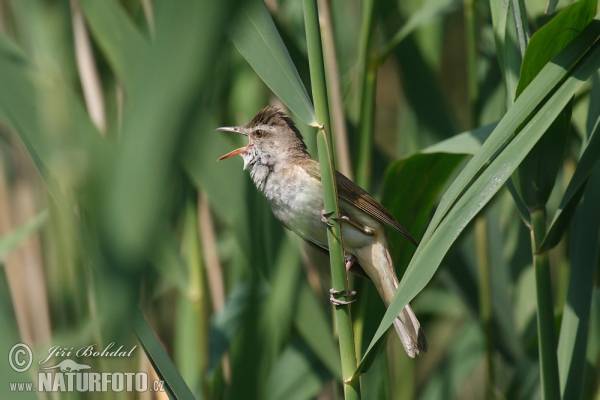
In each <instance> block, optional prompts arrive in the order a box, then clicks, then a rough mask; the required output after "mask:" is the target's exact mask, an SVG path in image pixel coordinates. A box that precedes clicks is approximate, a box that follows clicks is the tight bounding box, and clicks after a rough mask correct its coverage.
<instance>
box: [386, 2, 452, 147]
mask: <svg viewBox="0 0 600 400" xmlns="http://www.w3.org/2000/svg"><path fill="white" fill-rule="evenodd" d="M397 8H398V6H397V3H395V2H381V3H380V4H379V5H378V9H379V11H380V18H382V20H383V21H384V22H385V24H384V28H385V32H386V35H388V36H392V35H394V34H395V33H396V32H397V31H398V29H400V27H399V26H398V21H401V20H402V19H403V17H402V16H401V15H399V14H398V9H397ZM393 49H394V57H395V59H396V61H397V62H398V65H399V67H400V70H401V73H400V76H401V78H402V92H403V94H404V96H405V97H406V101H407V103H408V104H409V105H410V107H409V108H408V110H409V111H410V112H414V115H415V119H416V123H417V126H415V127H414V130H415V134H416V133H417V132H418V136H416V135H415V139H416V140H418V143H420V147H423V146H425V145H427V144H429V143H428V142H427V141H426V139H428V138H435V139H436V141H439V140H442V139H446V138H448V137H451V136H453V135H455V134H456V133H458V131H457V128H456V121H455V118H454V115H453V113H452V109H451V107H450V106H449V102H448V101H447V99H446V97H445V96H444V93H443V91H442V89H441V87H440V83H439V79H438V75H437V73H436V72H435V70H434V68H433V67H432V66H431V65H430V63H429V62H428V60H427V59H426V57H425V54H424V53H425V50H424V49H421V48H420V47H419V45H418V42H417V40H416V38H415V37H414V35H409V36H408V37H406V38H405V39H404V40H403V41H402V42H401V43H400V44H399V45H398V46H396V47H394V48H393ZM407 54H410V57H406V55H407ZM423 139H425V140H423Z"/></svg>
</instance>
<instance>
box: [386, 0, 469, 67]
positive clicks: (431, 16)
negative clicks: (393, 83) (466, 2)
mask: <svg viewBox="0 0 600 400" xmlns="http://www.w3.org/2000/svg"><path fill="white" fill-rule="evenodd" d="M461 4H462V2H461V1H457V0H429V1H427V2H425V3H424V4H423V5H422V6H421V7H420V8H419V10H418V11H417V12H415V13H414V14H413V15H411V16H410V18H409V19H408V21H406V23H405V24H404V25H402V28H401V29H400V30H399V31H398V32H397V33H396V34H395V35H394V36H393V37H392V38H391V39H390V41H389V42H388V43H387V44H386V45H385V46H384V47H383V48H382V49H380V50H379V51H378V52H377V56H376V57H377V59H378V60H379V63H381V62H383V61H384V60H385V59H386V58H387V56H388V55H389V54H390V53H391V52H392V51H393V50H394V48H395V47H396V46H398V44H400V42H402V41H403V40H404V39H405V38H406V37H407V36H408V35H410V34H411V33H413V32H414V31H415V30H417V29H419V28H421V27H423V26H426V25H427V24H430V23H431V22H433V21H435V20H436V19H438V18H441V17H443V16H445V15H447V14H450V13H451V12H453V11H454V10H456V9H457V8H458V7H459V6H460V5H461Z"/></svg>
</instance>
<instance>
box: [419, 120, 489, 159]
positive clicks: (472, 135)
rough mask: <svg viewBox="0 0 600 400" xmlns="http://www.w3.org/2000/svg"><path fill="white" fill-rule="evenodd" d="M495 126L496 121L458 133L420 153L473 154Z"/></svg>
mask: <svg viewBox="0 0 600 400" xmlns="http://www.w3.org/2000/svg"><path fill="white" fill-rule="evenodd" d="M496 126H498V122H494V123H491V124H489V125H485V126H481V127H479V128H476V129H473V130H471V131H467V132H463V133H459V134H458V135H455V136H452V137H451V138H449V139H445V140H442V141H441V142H438V143H436V144H434V145H432V146H429V147H427V148H425V149H423V150H421V151H420V153H424V154H432V153H447V154H475V153H477V151H479V149H480V148H481V145H482V144H483V143H484V142H485V141H486V140H487V138H488V137H489V136H490V135H491V134H492V132H493V131H494V129H496Z"/></svg>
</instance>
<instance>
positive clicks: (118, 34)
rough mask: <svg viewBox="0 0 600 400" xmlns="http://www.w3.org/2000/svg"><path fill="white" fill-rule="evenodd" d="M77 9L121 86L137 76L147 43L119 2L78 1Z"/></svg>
mask: <svg viewBox="0 0 600 400" xmlns="http://www.w3.org/2000/svg"><path fill="white" fill-rule="evenodd" d="M79 4H81V9H82V11H83V14H84V15H85V18H86V20H87V22H88V24H89V26H90V29H91V31H92V34H93V36H94V38H95V39H96V40H97V41H98V44H99V45H100V47H101V48H102V50H103V52H104V54H106V58H107V59H108V60H109V61H110V63H111V66H112V67H113V68H114V70H115V73H116V75H117V76H118V77H119V78H121V81H122V82H123V83H124V85H125V87H127V88H131V86H130V85H132V84H133V81H134V80H135V79H137V77H136V75H137V74H138V72H139V71H136V66H137V63H138V62H139V60H138V59H139V58H140V57H142V56H143V54H144V53H146V52H147V51H148V50H149V49H150V44H149V43H148V41H147V40H146V39H145V38H144V37H143V36H142V34H141V32H140V31H139V30H138V29H137V27H136V26H135V25H134V23H133V21H131V19H130V18H129V17H128V16H127V14H126V13H125V11H124V10H123V9H122V8H121V6H120V5H119V2H117V1H113V0H108V1H94V0H80V1H79Z"/></svg>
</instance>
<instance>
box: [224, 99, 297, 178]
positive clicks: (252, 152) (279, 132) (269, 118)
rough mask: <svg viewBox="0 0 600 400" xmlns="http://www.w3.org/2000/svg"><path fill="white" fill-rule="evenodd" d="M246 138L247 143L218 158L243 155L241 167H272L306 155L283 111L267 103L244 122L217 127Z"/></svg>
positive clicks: (294, 126) (295, 129)
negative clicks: (259, 165) (262, 165)
mask: <svg viewBox="0 0 600 400" xmlns="http://www.w3.org/2000/svg"><path fill="white" fill-rule="evenodd" d="M216 130H218V131H225V132H236V133H239V134H241V135H244V136H247V137H248V145H247V146H244V147H240V148H239V149H236V150H233V151H231V152H229V153H227V154H225V155H224V156H222V157H220V158H219V159H218V160H217V161H221V160H224V159H226V158H230V157H233V156H237V155H239V156H242V158H243V159H244V169H246V168H248V166H250V165H254V164H256V163H260V164H264V165H268V166H270V167H272V166H274V165H275V164H276V163H277V162H278V161H280V160H286V159H290V158H293V157H308V153H307V152H306V145H305V144H304V140H303V139H302V135H301V134H300V132H299V131H298V128H296V125H295V124H294V121H292V120H291V119H290V118H289V117H288V116H287V115H286V114H285V113H284V112H282V111H280V110H279V109H277V108H274V107H271V106H268V107H265V108H263V109H262V110H260V111H259V112H258V113H257V114H256V115H255V116H254V118H252V120H251V121H250V122H248V123H247V124H246V125H242V126H231V127H228V126H226V127H221V128H217V129H216Z"/></svg>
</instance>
